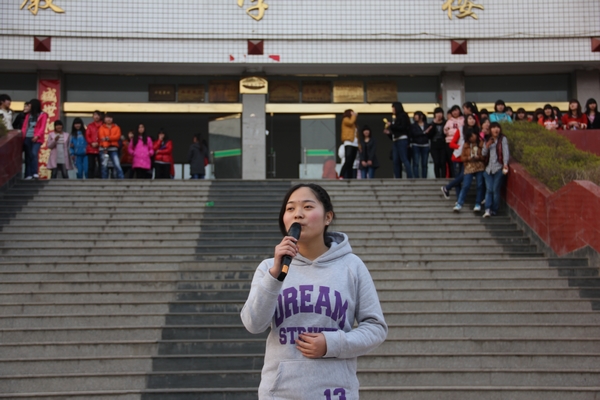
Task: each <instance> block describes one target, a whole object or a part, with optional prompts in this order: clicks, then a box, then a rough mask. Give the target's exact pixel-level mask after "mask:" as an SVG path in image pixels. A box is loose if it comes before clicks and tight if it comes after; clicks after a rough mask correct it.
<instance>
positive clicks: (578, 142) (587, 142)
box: [556, 130, 600, 156]
mask: <svg viewBox="0 0 600 400" xmlns="http://www.w3.org/2000/svg"><path fill="white" fill-rule="evenodd" d="M556 132H557V133H558V134H560V135H562V136H564V137H566V138H567V139H569V141H570V142H571V143H573V144H574V145H575V147H577V148H578V149H579V150H583V151H587V152H590V153H594V154H597V155H599V156H600V130H581V131H556Z"/></svg>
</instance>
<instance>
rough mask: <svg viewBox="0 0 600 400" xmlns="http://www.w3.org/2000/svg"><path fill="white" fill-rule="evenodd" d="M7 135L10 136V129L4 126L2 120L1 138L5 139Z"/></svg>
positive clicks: (0, 119)
mask: <svg viewBox="0 0 600 400" xmlns="http://www.w3.org/2000/svg"><path fill="white" fill-rule="evenodd" d="M6 135H8V129H7V128H6V125H4V120H3V119H2V118H0V138H3V137H4V136H6Z"/></svg>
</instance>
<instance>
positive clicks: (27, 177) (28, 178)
mask: <svg viewBox="0 0 600 400" xmlns="http://www.w3.org/2000/svg"><path fill="white" fill-rule="evenodd" d="M32 179H33V178H32V177H30V176H26V177H25V180H26V181H30V180H32Z"/></svg>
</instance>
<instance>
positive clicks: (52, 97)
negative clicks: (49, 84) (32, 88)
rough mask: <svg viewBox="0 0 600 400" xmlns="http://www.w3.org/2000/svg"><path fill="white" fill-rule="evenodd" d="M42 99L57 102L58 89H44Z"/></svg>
mask: <svg viewBox="0 0 600 400" xmlns="http://www.w3.org/2000/svg"><path fill="white" fill-rule="evenodd" d="M40 100H41V101H42V103H57V102H58V97H57V96H56V89H54V88H48V89H46V90H44V93H42V97H41V99H40Z"/></svg>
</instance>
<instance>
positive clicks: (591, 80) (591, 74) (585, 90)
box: [573, 70, 600, 107]
mask: <svg viewBox="0 0 600 400" xmlns="http://www.w3.org/2000/svg"><path fill="white" fill-rule="evenodd" d="M573 89H574V90H573V95H574V96H575V98H576V99H577V100H579V102H580V103H581V106H582V107H585V102H586V101H587V100H588V99H589V98H594V99H596V101H600V71H598V70H593V71H583V70H581V71H575V87H574V88H573Z"/></svg>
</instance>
